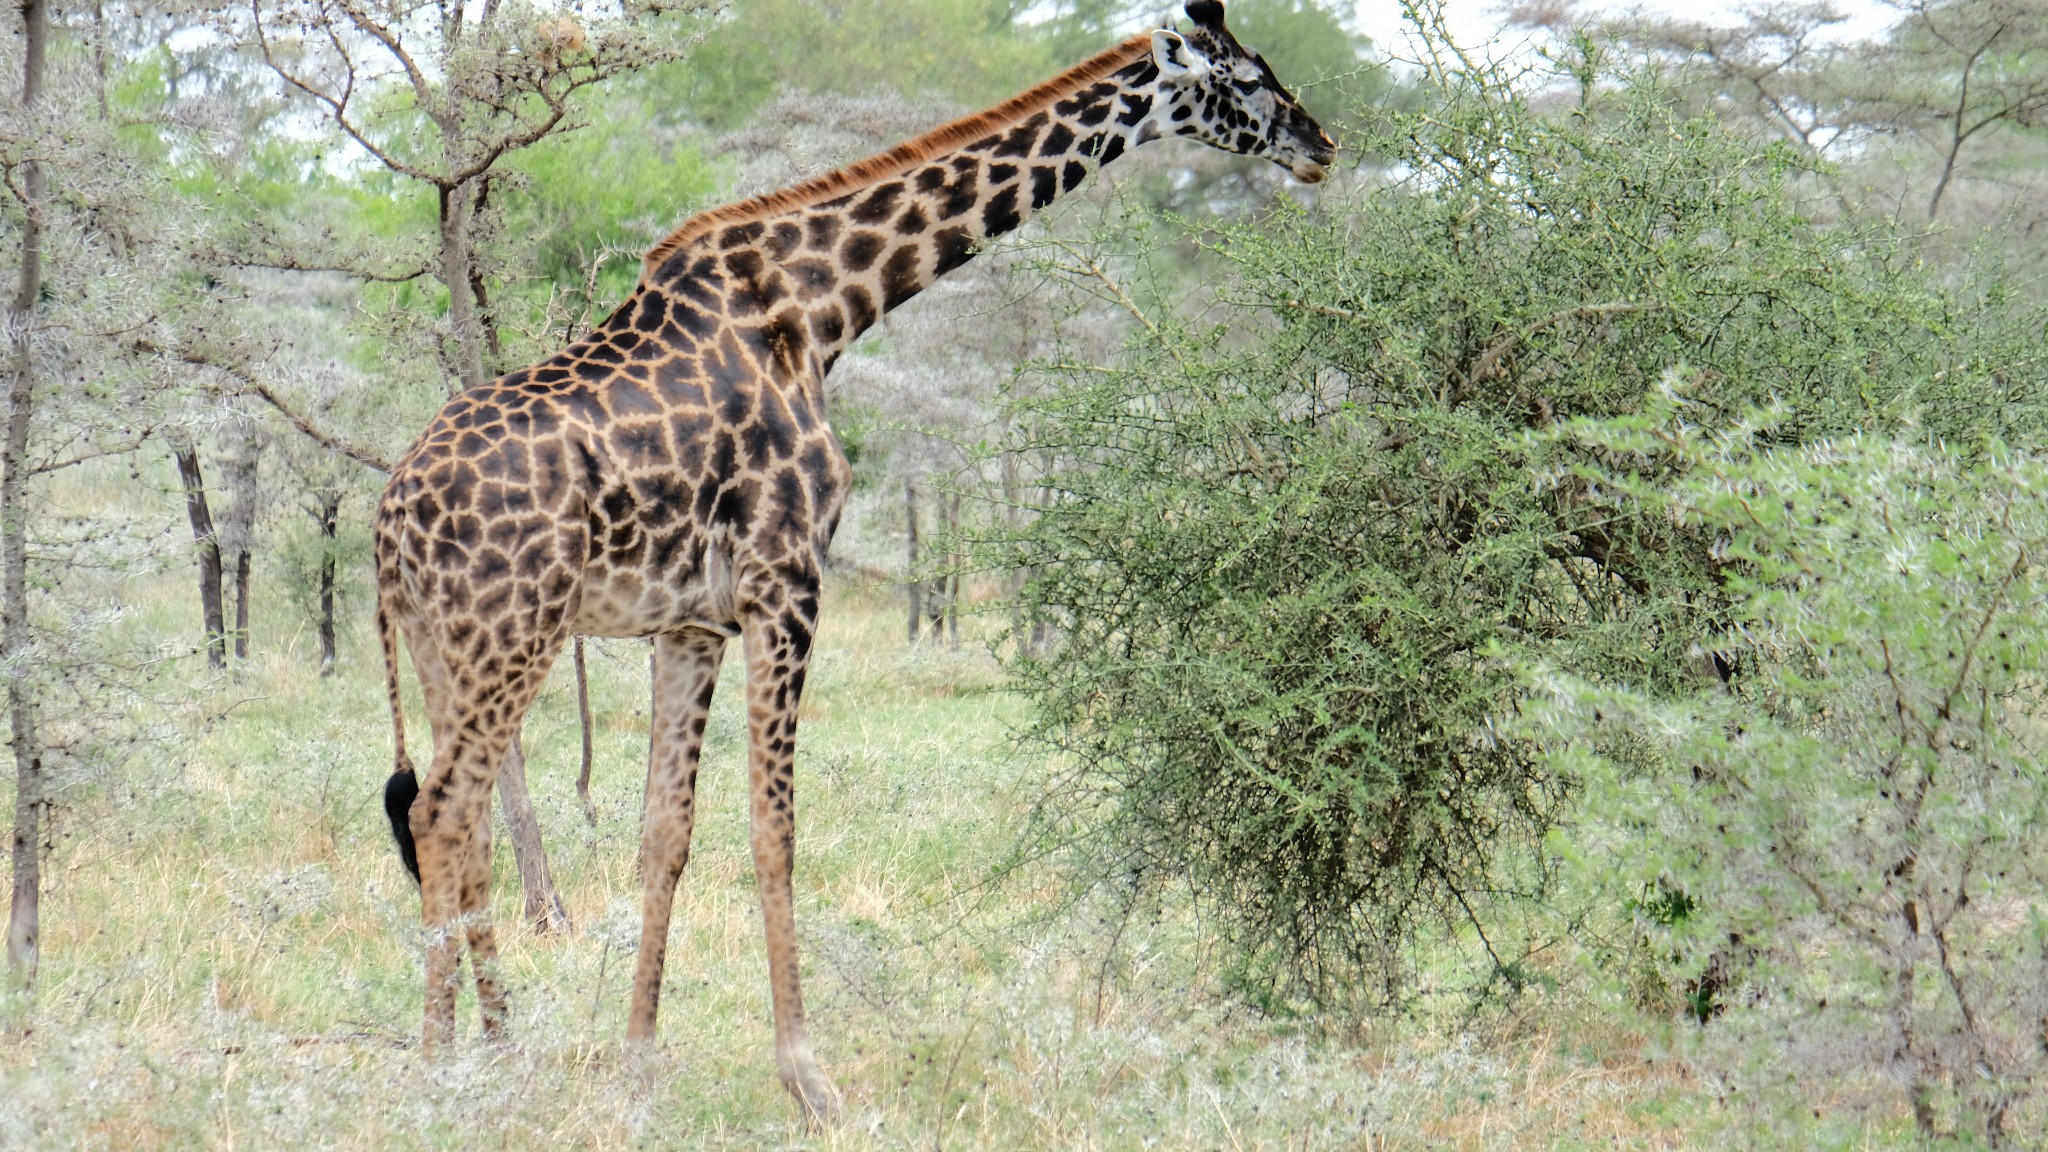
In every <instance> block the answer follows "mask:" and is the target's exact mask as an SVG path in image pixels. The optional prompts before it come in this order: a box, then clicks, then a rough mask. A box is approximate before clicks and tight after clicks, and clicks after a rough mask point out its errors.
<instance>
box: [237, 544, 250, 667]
mask: <svg viewBox="0 0 2048 1152" xmlns="http://www.w3.org/2000/svg"><path fill="white" fill-rule="evenodd" d="M248 658H249V550H248V549H247V548H243V549H241V550H240V551H239V552H237V553H235V659H236V660H247V659H248Z"/></svg>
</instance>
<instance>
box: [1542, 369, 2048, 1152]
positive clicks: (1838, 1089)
mask: <svg viewBox="0 0 2048 1152" xmlns="http://www.w3.org/2000/svg"><path fill="white" fill-rule="evenodd" d="M1661 408H1662V410H1661V411H1657V412H1653V413H1649V414H1647V415H1646V416H1645V417H1644V418H1639V419H1637V420H1635V421H1632V422H1628V423H1625V424H1620V425H1616V426H1610V427H1606V428H1584V429H1581V430H1580V431H1581V432H1582V433H1583V434H1584V435H1585V437H1586V439H1587V440H1588V441H1589V442H1592V443H1597V444H1599V445H1600V446H1601V447H1603V448H1604V449H1605V450H1607V451H1608V452H1610V453H1613V454H1615V455H1617V456H1621V457H1635V458H1651V457H1655V458H1660V459H1664V460H1666V461H1668V462H1670V463H1672V464H1674V465H1677V466H1679V467H1680V468H1681V469H1682V471H1683V472H1684V473H1685V474H1686V476H1687V479H1685V480H1684V481H1682V482H1681V483H1679V484H1678V485H1676V487H1675V490H1674V491H1673V492H1672V493H1670V494H1669V495H1662V496H1660V495H1659V494H1656V493H1652V492H1647V491H1640V490H1634V489H1631V488H1624V489H1622V491H1625V492H1627V494H1626V495H1624V496H1621V497H1619V498H1618V500H1617V501H1616V503H1617V504H1619V503H1622V502H1627V501H1634V500H1637V499H1641V500H1642V501H1644V502H1645V503H1647V504H1650V505H1652V506H1655V507H1656V508H1657V510H1658V511H1660V512H1663V513H1665V514H1668V515H1670V516H1672V517H1674V518H1678V519H1681V520H1683V521H1684V522H1685V523H1687V524H1688V525H1691V526H1693V527H1694V528H1695V529H1697V530H1698V531H1700V532H1701V533H1703V534H1708V535H1711V536H1712V537H1713V538H1714V539H1715V540H1716V541H1717V555H1718V558H1719V560H1720V562H1721V563H1722V564H1723V565H1724V566H1725V584H1724V586H1725V588H1726V589H1727V591H1728V593H1729V595H1730V602H1731V603H1730V610H1729V624H1728V627H1727V629H1726V630H1725V631H1724V632H1723V633H1722V634H1721V635H1720V636H1719V637H1718V638H1717V639H1715V640H1714V641H1713V645H1714V647H1715V648H1716V649H1717V650H1719V651H1721V652H1723V653H1725V654H1726V657H1727V659H1729V660H1730V661H1731V662H1732V663H1733V664H1734V665H1735V666H1737V667H1738V668H1739V669H1740V670H1741V671H1740V672H1739V674H1738V675H1736V676H1735V677H1734V678H1733V679H1732V680H1731V681H1730V682H1729V683H1728V684H1727V685H1726V686H1725V687H1724V686H1721V685H1715V686H1713V687H1711V688H1704V689H1701V690H1699V691H1697V692H1693V693H1688V694H1684V695H1681V696H1679V697H1677V698H1675V699H1660V698H1659V697H1657V696H1655V695H1653V694H1650V693H1645V692H1643V691H1640V690H1639V689H1636V688H1633V687H1630V686H1626V685H1620V684H1613V683H1597V682H1593V681H1589V680H1586V679H1582V678H1578V677H1571V676H1544V677H1542V678H1541V680H1540V684H1539V691H1538V692H1537V694H1536V702H1535V704H1534V705H1533V706H1532V708H1531V710H1530V715H1529V717H1528V719H1529V722H1530V724H1531V725H1532V730H1534V731H1537V732H1539V733H1541V734H1543V736H1544V738H1545V739H1547V740H1549V741H1551V742H1553V743H1554V744H1555V745H1556V746H1557V747H1558V748H1559V753H1558V766H1559V769H1560V770H1561V771H1563V772H1565V773H1568V774H1569V775H1571V776H1573V777H1575V778H1577V779H1579V780H1582V781H1583V782H1584V784H1585V787H1586V788H1587V800H1588V801H1589V802H1588V804H1587V805H1586V808H1585V812H1586V820H1585V822H1584V824H1583V826H1582V829H1581V830H1580V832H1579V833H1578V835H1577V836H1576V837H1575V839H1576V845H1577V850H1578V852H1579V853H1581V854H1582V858H1583V859H1584V861H1585V863H1586V865H1587V868H1588V870H1589V871H1590V873H1592V874H1593V875H1594V876H1595V877H1596V878H1597V880H1598V881H1599V882H1601V883H1605V884H1609V885H1617V886H1620V885H1627V884H1633V883H1639V882H1640V879H1641V877H1643V876H1644V875H1645V874H1652V875H1655V876H1656V877H1657V878H1658V880H1657V882H1658V885H1659V887H1660V888H1661V889H1662V890H1663V891H1665V892H1674V893H1683V898H1684V901H1685V907H1684V914H1683V915H1677V916H1660V915H1657V911H1658V909H1655V908H1648V907H1646V908H1644V909H1643V910H1642V911H1641V912H1640V913H1639V915H1638V917H1637V920H1638V928H1639V930H1640V931H1641V932H1643V933H1645V934H1647V935H1649V936H1650V937H1651V938H1652V939H1653V941H1654V942H1655V944H1656V946H1657V947H1658V948H1659V949H1661V950H1667V951H1669V952H1670V953H1671V954H1673V955H1674V956H1675V957H1676V958H1677V960H1678V964H1679V966H1680V967H1681V969H1683V970H1691V971H1699V970H1703V969H1710V968H1715V967H1724V966H1726V965H1727V964H1728V963H1729V961H1730V958H1731V956H1735V957H1739V958H1740V959H1741V960H1742V961H1743V966H1744V976H1745V979H1746V980H1747V982H1748V985H1749V986H1748V988H1747V990H1746V994H1745V996H1744V997H1743V998H1742V1002H1741V1006H1739V1007H1731V1008H1729V1009H1728V1011H1727V1014H1726V1016H1725V1017H1724V1019H1723V1020H1722V1021H1721V1022H1720V1023H1718V1024H1717V1025H1716V1028H1715V1030H1714V1033H1712V1034H1710V1038H1709V1039H1707V1040H1705V1041H1702V1042H1700V1043H1699V1044H1698V1045H1697V1049H1698V1050H1697V1052H1696V1055H1697V1056H1699V1057H1701V1058H1703V1060H1704V1062H1705V1063H1706V1064H1707V1066H1708V1067H1709V1068H1711V1069H1712V1070H1713V1071H1715V1072H1716V1073H1718V1074H1721V1075H1725V1076H1728V1077H1731V1078H1734V1079H1738V1080H1743V1081H1749V1080H1751V1078H1752V1077H1751V1073H1752V1071H1753V1070H1761V1069H1762V1068H1765V1067H1771V1068H1777V1069H1780V1072H1778V1073H1773V1074H1771V1075H1768V1076H1765V1077H1762V1078H1761V1079H1759V1080H1757V1081H1756V1082H1754V1083H1750V1084H1747V1085H1746V1086H1747V1087H1750V1088H1752V1089H1755V1090H1760V1091H1762V1092H1764V1093H1765V1094H1766V1095H1767V1096H1775V1095H1779V1094H1786V1093H1789V1094H1790V1095H1791V1097H1792V1098H1793V1099H1794V1100H1795V1101H1801V1100H1806V1101H1810V1100H1813V1099H1817V1098H1821V1097H1823V1096H1828V1097H1838V1096H1840V1095H1841V1094H1842V1089H1843V1088H1844V1087H1845V1086H1846V1087H1851V1088H1853V1087H1855V1086H1856V1084H1855V1082H1856V1081H1857V1080H1858V1079H1860V1078H1862V1077H1863V1076H1865V1075H1866V1074H1867V1073H1868V1071H1869V1070H1871V1069H1874V1068H1882V1069H1884V1071H1885V1072H1886V1073H1887V1076H1888V1078H1889V1079H1891V1080H1892V1081H1893V1082H1894V1083H1895V1084H1897V1085H1899V1086H1901V1087H1903V1088H1904V1089H1905V1090H1906V1094H1907V1098H1906V1100H1905V1101H1903V1102H1904V1103H1906V1104H1907V1105H1908V1106H1909V1107H1910V1108H1911V1109H1912V1111H1913V1112H1914V1114H1915V1116H1916V1118H1917V1119H1918V1120H1919V1123H1920V1126H1921V1129H1922V1131H1923V1133H1924V1134H1927V1135H1934V1134H1937V1133H1939V1132H1942V1131H1948V1130H1950V1129H1952V1128H1954V1127H1955V1126H1956V1124H1958V1123H1960V1124H1961V1125H1963V1126H1966V1127H1967V1128H1968V1129H1970V1130H1972V1131H1973V1132H1974V1133H1976V1134H1980V1135H1981V1136H1982V1137H1983V1138H1984V1139H1985V1140H1986V1141H1987V1142H1989V1143H1990V1144H1991V1145H1992V1146H1997V1145H1998V1143H1999V1140H2000V1139H2001V1137H2002V1136H2003V1135H2004V1133H2003V1131H2002V1129H2003V1126H2004V1124H2005V1119H2004V1117H2006V1116H2008V1115H2010V1114H2011V1113H2012V1111H2013V1110H2014V1109H2015V1108H2016V1107H2017V1106H2018V1105H2019V1104H2020V1102H2021V1101H2022V1100H2024V1099H2025V1098H2027V1097H2028V1096H2029V1095H2030V1094H2032V1093H2033V1092H2035V1091H2037V1090H2038V1086H2039V1084H2040V1077H2041V1074H2042V1072H2043V1071H2044V1070H2048V1069H2044V1067H2043V1059H2042V1051H2041V1047H2040V1036H2039V1028H2040V1021H2041V1019H2042V1018H2043V1012H2044V1010H2048V999H2044V994H2043V990H2042V986H2041V980H2040V976H2041V973H2042V972H2043V971H2044V969H2048V922H2044V921H2043V919H2042V916H2041V911H2040V908H2039V906H2038V899H2037V897H2038V894H2039V893H2040V891H2041V886H2042V883H2043V881H2044V880H2048V851H2044V849H2043V847H2042V844H2041V837H2040V835H2039V831H2038V830H2039V828H2040V827H2041V823H2042V820H2043V818H2044V816H2048V811H2044V799H2043V798H2044V796H2048V790H2044V784H2048V779H2044V777H2043V773H2042V770H2041V761H2040V752H2041V742H2040V726H2039V717H2038V708H2039V699H2040V689H2041V680H2040V673H2039V669H2040V668H2041V666H2042V659H2043V655H2044V650H2048V571H2044V569H2043V567H2042V560H2043V558H2044V556H2048V500H2044V499H2043V497H2042V495H2041V493H2042V492H2044V491H2048V462H2044V461H2042V460H2041V459H2040V458H2039V457H2036V456H2033V455H2029V454H2025V453H2016V452H2011V451H2008V450H2006V449H2003V448H1999V447H1996V446H1994V447H1992V448H1990V449H1988V450H1985V451H1982V452H1980V453H1977V454H1975V456H1974V458H1972V457H1966V456H1964V455H1963V454H1961V453H1958V452H1956V451H1953V450H1950V449H1946V448H1944V447H1942V446H1940V445H1939V444H1936V445H1933V446H1931V447H1922V446H1919V445H1918V444H1916V443H1912V442H1902V443H1894V442H1890V441H1887V440H1885V439H1883V438H1880V437H1874V436H1853V437H1849V438H1846V439H1843V440H1840V441H1833V442H1828V443H1823V444H1820V445H1817V446H1814V447H1810V448H1805V449H1784V450H1779V451H1759V450H1758V446H1757V438H1756V437H1755V436H1753V435H1751V434H1748V433H1746V432H1737V433H1734V434H1730V435H1725V436H1717V435H1712V434H1707V433H1705V432H1702V431H1700V430H1699V429H1697V428H1696V427H1692V426H1691V422H1690V415H1691V409H1690V405H1689V404H1685V403H1684V402H1682V401H1681V402H1673V403H1670V404H1668V405H1664V406H1661ZM1784 1069H1796V1071H1794V1072H1793V1073H1792V1074H1791V1075H1790V1077H1789V1082H1788V1078H1787V1077H1786V1076H1785V1075H1784V1074H1783V1071H1782V1070H1784ZM1944 1112H1948V1113H1951V1114H1952V1116H1953V1120H1950V1119H1949V1118H1946V1117H1943V1116H1942V1113H1944Z"/></svg>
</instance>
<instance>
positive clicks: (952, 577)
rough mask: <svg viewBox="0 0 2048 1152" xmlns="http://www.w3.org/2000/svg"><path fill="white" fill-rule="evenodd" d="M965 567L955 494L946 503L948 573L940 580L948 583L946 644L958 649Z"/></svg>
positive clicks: (956, 493)
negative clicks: (961, 590) (962, 579)
mask: <svg viewBox="0 0 2048 1152" xmlns="http://www.w3.org/2000/svg"><path fill="white" fill-rule="evenodd" d="M965 566H966V563H965V561H964V560H962V559H961V556H960V493H958V492H955V493H953V495H952V496H951V497H950V498H949V499H948V500H947V501H946V572H945V575H944V576H942V577H940V579H942V580H944V581H945V582H946V644H947V646H949V647H951V648H956V649H957V648H959V647H960V569H961V568H963V567H965Z"/></svg>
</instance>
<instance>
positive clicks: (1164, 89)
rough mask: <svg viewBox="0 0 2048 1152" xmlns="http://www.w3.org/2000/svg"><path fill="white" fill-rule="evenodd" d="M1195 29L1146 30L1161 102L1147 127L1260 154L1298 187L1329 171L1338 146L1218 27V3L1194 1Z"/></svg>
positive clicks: (1258, 59)
mask: <svg viewBox="0 0 2048 1152" xmlns="http://www.w3.org/2000/svg"><path fill="white" fill-rule="evenodd" d="M1187 13H1188V19H1190V20H1192V21H1194V24H1195V27H1194V30H1193V31H1191V32H1189V33H1187V34H1186V35H1182V34H1181V33H1179V32H1175V31H1174V30H1173V29H1171V28H1162V29H1160V30H1159V31H1157V32H1154V33H1152V59H1153V62H1154V63H1155V64H1157V65H1158V66H1159V93H1160V100H1159V104H1158V108H1157V111H1156V112H1155V114H1154V120H1153V124H1154V125H1156V126H1157V129H1158V131H1159V133H1160V134H1161V135H1165V134H1171V135H1175V136H1192V137H1194V138H1195V139H1197V140H1200V141H1201V142H1202V143H1204V144H1207V145H1209V146H1211V147H1214V148H1221V149H1222V150H1223V151H1225V152H1235V153H1238V154H1239V155H1242V156H1264V157H1266V158H1267V159H1269V160H1271V161H1273V162H1274V163H1275V164H1278V165H1280V166H1281V167H1282V168H1285V169H1287V170H1288V171H1289V172H1292V173H1293V174H1294V178H1295V179H1297V180H1300V181H1301V182H1303V183H1304V184H1314V183H1316V182H1317V181H1320V180H1321V179H1322V178H1323V176H1324V174H1325V173H1327V172H1328V171H1329V166H1330V161H1331V160H1332V159H1333V158H1334V157H1335V156H1336V154H1337V145H1336V144H1335V143H1334V142H1333V141H1331V139H1330V137H1329V134H1328V133H1326V132H1324V131H1323V127H1322V125H1320V124H1317V123H1316V122H1315V118H1314V117H1312V116H1310V115H1309V114H1308V112H1307V111H1305V110H1304V109H1303V108H1302V106H1301V103H1300V101H1298V100H1296V99H1295V98H1294V94H1293V93H1292V92H1289V91H1288V90H1287V87H1286V86H1285V85H1283V84H1281V83H1280V78H1279V77H1278V76H1275V75H1273V69H1272V68H1271V67H1269V66H1268V65H1267V64H1266V61H1265V59H1264V58H1263V57H1261V56H1260V55H1259V54H1258V53H1257V52H1256V51H1253V50H1252V49H1250V48H1247V47H1245V46H1244V45H1242V44H1240V43H1238V42H1237V37H1235V36H1233V35H1231V34H1230V29H1228V28H1225V27H1224V26H1223V5H1222V4H1221V3H1218V2H1217V0H1192V2H1191V3H1189V4H1188V6H1187Z"/></svg>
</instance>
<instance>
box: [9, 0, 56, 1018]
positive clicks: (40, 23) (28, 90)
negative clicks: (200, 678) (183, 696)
mask: <svg viewBox="0 0 2048 1152" xmlns="http://www.w3.org/2000/svg"><path fill="white" fill-rule="evenodd" d="M21 24H22V66H21V103H22V107H23V108H25V109H34V108H35V106H36V105H37V104H39V103H40V102H41V101H42V97H43V67H44V59H45V56H46V54H47V52H48V46H49V36H50V10H49V4H48V0H22V4H21ZM20 180H21V184H20V187H21V190H22V193H23V195H24V199H25V200H26V203H24V204H23V205H22V208H23V217H24V224H23V227H22V236H21V279H20V282H19V286H18V291H17V292H16V293H15V297H14V308H13V312H14V315H13V316H12V317H11V320H12V321H13V323H12V325H11V327H12V328H13V332H14V339H13V344H14V347H13V349H12V351H13V353H14V355H13V360H14V364H13V367H14V372H13V375H12V379H10V380H9V381H8V386H7V439H6V447H5V449H4V455H0V668H4V669H5V672H6V674H7V677H8V680H7V716H8V721H9V723H10V725H11V726H12V729H13V731H12V733H11V734H10V736H9V738H8V744H9V746H10V748H11V749H12V751H13V752H14V837H13V841H12V849H13V850H12V858H13V863H14V891H13V899H12V900H11V901H10V902H9V904H8V910H7V971H8V977H9V980H10V982H11V983H12V984H13V985H14V986H15V987H17V988H30V987H33V986H34V985H35V980H36V967H37V962H38V960H39V958H40V953H39V946H40V941H41V938H42V893H43V888H42V817H43V809H44V808H45V806H46V805H47V804H48V800H47V798H46V797H45V796H44V794H43V784H44V781H43V754H42V753H43V750H42V747H41V746H40V745H39V744H38V743H37V741H36V712H35V682H34V681H33V680H32V679H30V678H29V676H28V674H27V669H26V668H25V667H23V665H24V664H26V663H28V661H29V649H30V644H31V637H30V635H29V618H28V503H27V497H28V477H27V475H26V474H25V473H26V470H27V468H28V437H29V429H30V425H31V423H32V422H33V420H34V418H35V380H34V378H33V377H32V375H31V372H32V371H33V369H34V367H35V363H34V360H33V358H32V355H31V352H32V349H31V327H32V326H31V321H32V320H33V318H34V312H35V307H36V302H37V300H38V299H40V298H41V296H42V294H43V217H42V205H43V200H44V197H45V195H46V193H47V190H48V189H47V186H46V184H45V177H44V174H43V170H42V166H41V165H40V164H36V163H34V162H33V161H31V162H30V163H27V164H24V165H23V166H22V171H21V174H20Z"/></svg>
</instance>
